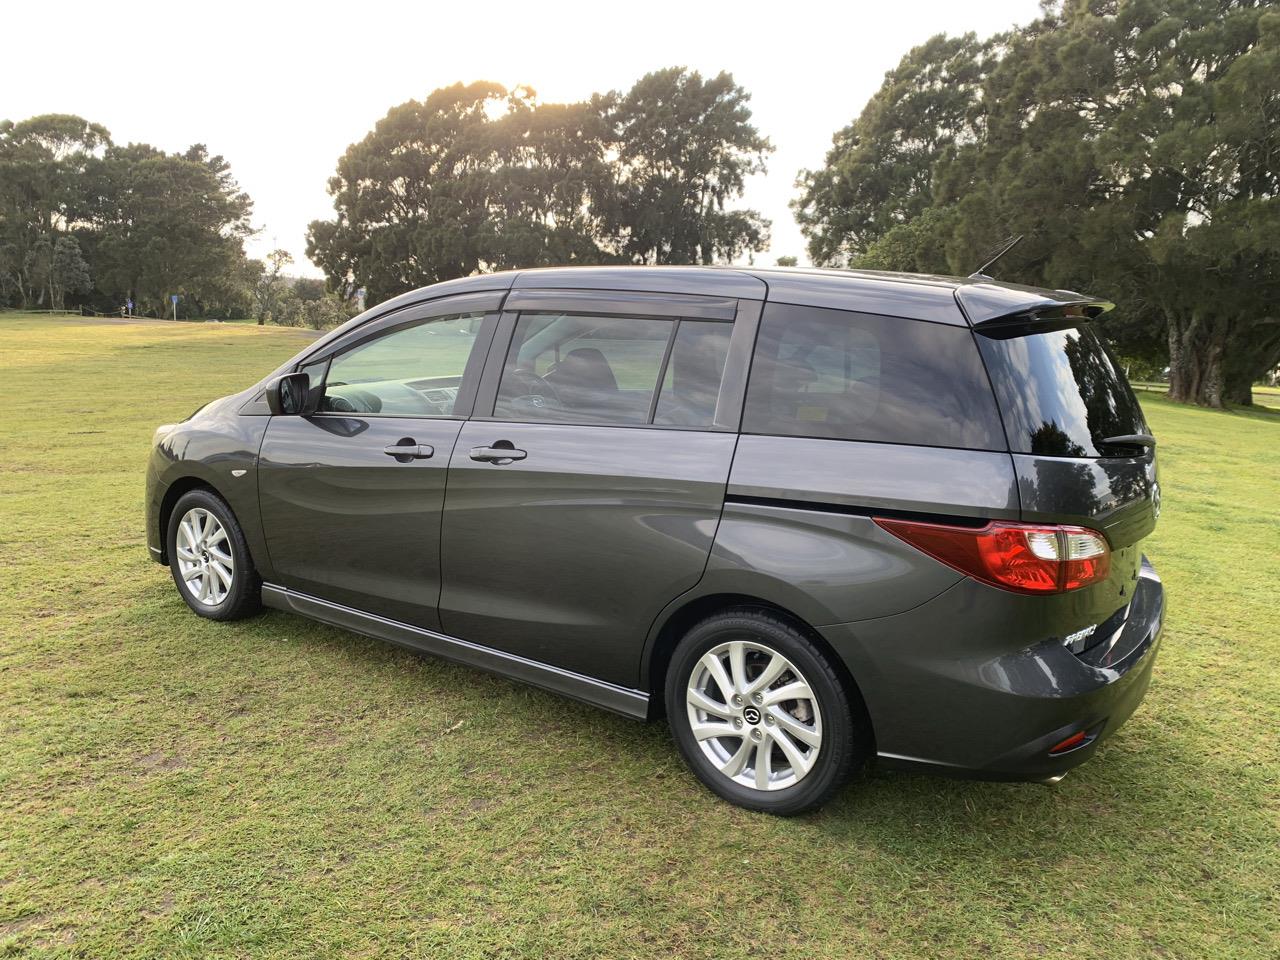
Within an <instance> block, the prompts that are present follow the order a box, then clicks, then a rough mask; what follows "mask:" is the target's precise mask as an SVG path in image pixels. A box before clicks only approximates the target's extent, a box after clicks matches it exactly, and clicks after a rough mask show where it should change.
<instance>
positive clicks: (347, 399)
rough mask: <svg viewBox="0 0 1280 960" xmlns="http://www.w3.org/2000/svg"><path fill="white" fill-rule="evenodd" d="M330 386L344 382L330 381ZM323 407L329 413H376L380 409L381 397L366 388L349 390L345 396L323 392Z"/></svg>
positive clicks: (337, 385)
mask: <svg viewBox="0 0 1280 960" xmlns="http://www.w3.org/2000/svg"><path fill="white" fill-rule="evenodd" d="M329 386H330V387H345V386H346V384H345V383H331V384H329ZM324 409H325V410H327V411H329V412H331V413H377V412H378V411H380V410H381V409H382V398H381V397H379V396H378V395H377V394H376V393H370V392H369V391H368V390H351V391H350V392H349V393H348V395H347V396H343V395H342V394H328V393H326V394H325V398H324Z"/></svg>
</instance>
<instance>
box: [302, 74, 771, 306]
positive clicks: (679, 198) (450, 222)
mask: <svg viewBox="0 0 1280 960" xmlns="http://www.w3.org/2000/svg"><path fill="white" fill-rule="evenodd" d="M747 100H748V95H747V94H746V92H745V91H744V90H743V89H742V88H741V87H739V86H738V85H737V84H735V83H734V82H733V78H732V77H731V76H729V75H728V74H725V73H722V74H719V75H718V76H716V77H713V78H710V79H704V78H703V77H702V76H701V75H700V74H698V73H697V72H696V71H689V70H686V69H683V68H672V69H668V70H661V71H658V72H656V73H652V74H649V75H647V76H645V77H644V78H642V79H641V80H640V81H638V82H637V83H636V84H635V86H634V87H633V88H632V89H631V90H630V91H628V92H627V93H625V94H623V93H618V92H611V93H607V94H601V95H596V96H594V97H592V98H591V99H590V100H588V101H584V102H582V103H575V104H546V103H540V102H538V100H537V98H536V96H535V95H534V92H533V91H532V90H530V89H529V88H527V87H518V88H516V89H514V90H506V89H504V88H503V87H501V86H499V85H497V84H494V83H487V82H479V83H473V84H468V85H463V84H455V85H453V86H450V87H444V88H442V89H439V90H436V91H434V92H433V93H431V94H430V95H429V96H428V97H427V98H426V99H425V100H422V101H417V100H411V101H409V102H407V103H404V104H401V105H399V106H397V107H394V108H392V109H391V110H390V111H389V112H388V113H387V115H386V116H385V117H383V118H382V119H381V120H379V121H378V123H377V124H376V125H375V127H374V129H373V130H372V131H371V132H370V133H369V134H368V135H367V136H366V137H365V138H364V139H363V140H361V141H360V142H359V143H356V144H353V145H352V146H351V147H350V148H349V149H348V150H347V152H346V153H345V154H344V155H343V156H342V157H341V158H340V159H339V161H338V168H337V172H336V174H335V176H334V177H333V178H332V179H331V180H330V181H329V192H330V194H331V195H332V196H333V198H334V210H335V214H336V216H335V218H334V219H332V220H317V221H314V222H313V223H312V224H311V226H310V229H309V231H308V243H307V255H308V256H309V257H310V258H311V259H312V260H313V261H314V262H315V263H316V264H318V265H319V266H320V267H321V268H322V269H323V270H324V271H325V274H326V276H327V277H328V278H329V282H330V285H331V286H332V287H333V288H334V289H337V290H340V291H343V292H350V290H352V289H354V288H359V287H363V288H366V290H367V291H368V302H370V303H376V302H378V301H380V300H383V299H386V298H387V297H390V296H392V295H394V294H396V293H399V292H402V291H404V290H408V289H412V288H413V287H416V286H421V285H423V284H427V283H434V282H437V281H440V280H447V279H451V278H453V277H460V276H466V275H467V274H470V273H475V272H477V271H482V270H500V269H507V268H513V267H535V266H545V265H552V264H574V263H613V262H621V263H711V262H715V261H717V260H727V259H731V258H733V257H736V256H738V255H740V254H741V253H743V252H747V251H754V250H759V249H762V248H763V246H764V245H765V244H766V243H767V230H768V224H767V223H766V222H764V221H763V220H762V219H761V218H760V217H759V215H758V214H756V213H755V212H754V211H750V210H734V209H731V208H729V206H728V205H729V203H731V202H732V201H733V200H734V199H736V198H738V197H740V196H741V195H742V191H743V188H744V184H745V178H746V177H747V176H748V175H750V174H751V173H754V172H756V171H758V170H761V169H763V158H764V155H765V154H766V153H767V152H768V151H769V149H770V147H769V144H768V141H767V140H765V139H764V138H762V137H761V136H760V135H759V134H758V133H757V131H756V130H755V128H754V127H752V126H751V124H750V122H749V121H750V116H751V114H750V110H749V109H748V108H747Z"/></svg>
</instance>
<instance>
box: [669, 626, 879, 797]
mask: <svg viewBox="0 0 1280 960" xmlns="http://www.w3.org/2000/svg"><path fill="white" fill-rule="evenodd" d="M857 696H858V695H857V692H856V691H854V690H850V689H848V688H847V686H846V684H845V683H844V682H843V681H842V679H841V677H840V675H839V673H838V672H837V671H836V669H835V668H834V667H833V665H832V664H831V663H830V662H829V660H828V659H827V657H826V655H825V654H824V653H823V652H822V651H821V650H819V649H818V647H817V646H815V645H814V644H813V643H812V642H811V641H810V640H809V639H808V638H807V637H806V636H805V635H804V634H803V633H801V632H800V631H799V630H797V629H795V628H794V627H793V626H791V625H790V624H789V623H787V622H786V621H784V620H782V619H779V618H778V617H775V616H773V615H771V614H768V613H765V612H764V611H759V610H733V611H727V612H725V613H721V614H717V615H716V616H713V617H711V618H709V619H707V620H704V621H702V622H701V623H699V624H698V625H697V626H695V627H694V628H693V629H692V630H690V631H689V633H688V634H686V636H685V637H684V639H683V640H681V641H680V644H679V645H678V646H677V647H676V650H675V652H674V654H673V655H672V659H671V666H670V668H669V669H668V671H667V684H666V698H667V700H666V702H667V715H668V720H669V722H670V724H671V728H672V732H673V733H674V735H675V739H676V744H677V745H678V746H679V748H680V752H681V753H682V754H683V755H684V759H685V762H686V763H688V764H689V766H690V768H692V770H693V772H694V773H695V774H697V776H698V778H699V779H700V780H701V781H702V782H703V783H705V784H706V785H707V786H708V787H710V788H711V789H712V790H713V791H715V792H716V793H718V794H719V795H720V796H722V797H724V798H725V799H726V800H729V801H731V802H732V803H736V804H738V805H739V806H742V807H746V808H748V809H751V810H761V811H764V812H767V813H775V814H780V815H791V814H797V813H803V812H804V811H806V810H812V809H813V808H815V807H818V806H821V805H822V804H823V803H824V802H826V801H827V800H828V799H829V798H830V797H831V795H832V794H833V793H834V792H835V791H836V790H837V789H838V788H839V787H840V786H841V785H842V784H843V783H845V782H846V781H847V780H848V779H849V777H850V776H851V775H852V774H853V772H854V771H855V770H856V769H857V768H858V767H860V766H861V765H862V764H863V762H865V760H866V758H867V754H868V752H869V750H868V746H867V744H868V742H869V731H868V730H866V729H865V726H864V724H863V722H862V721H861V717H863V716H865V712H864V711H862V710H860V709H857V707H856V706H855V704H856V703H858V701H857V700H856V698H857Z"/></svg>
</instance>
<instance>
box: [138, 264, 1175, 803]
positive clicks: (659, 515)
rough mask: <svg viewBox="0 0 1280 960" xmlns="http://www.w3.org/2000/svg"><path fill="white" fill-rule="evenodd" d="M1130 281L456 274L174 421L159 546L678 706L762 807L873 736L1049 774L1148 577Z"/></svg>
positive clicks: (587, 687)
mask: <svg viewBox="0 0 1280 960" xmlns="http://www.w3.org/2000/svg"><path fill="white" fill-rule="evenodd" d="M1109 306H1110V304H1107V303H1105V302H1102V301H1098V300H1095V299H1093V298H1090V297H1086V296H1081V295H1078V294H1075V293H1070V292H1067V291H1061V290H1053V291H1051V290H1041V289H1035V288H1030V287H1020V286H1014V285H1011V284H1004V283H998V282H996V281H994V280H991V279H989V278H986V277H983V276H975V277H971V278H966V279H957V278H951V277H934V276H915V275H905V274H880V273H865V272H854V271H849V272H846V271H819V270H774V269H751V268H706V267H671V268H668V267H631V268H628V267H598V268H560V269H547V270H529V271H519V272H508V273H497V274H490V275H485V276H474V277H467V278H464V279H461V280H454V281H449V282H447V283H441V284H437V285H435V286H432V287H427V288H425V289H422V290H417V291H414V292H412V293H408V294H404V295H403V296H400V297H397V298H395V299H394V300H390V301H388V302H387V303H384V304H381V305H379V306H378V307H375V308H374V309H372V310H369V311H368V312H366V313H364V314H362V315H360V316H358V317H356V318H355V319H354V320H352V321H350V322H349V323H347V324H345V325H344V326H342V327H339V328H338V329H337V330H335V331H333V332H332V333H329V334H328V335H326V336H324V337H322V338H321V339H319V340H318V341H316V342H315V343H314V344H313V345H312V346H310V347H308V348H307V349H306V350H304V351H303V352H302V353H301V354H299V355H298V356H297V357H295V358H294V359H292V360H290V361H289V362H288V363H287V364H285V365H284V366H283V367H281V368H280V369H278V370H276V371H275V372H274V373H272V374H271V375H270V376H268V377H267V378H265V379H264V380H263V381H262V382H260V383H258V384H256V385H254V386H252V387H250V388H248V389H247V390H244V391H243V392H241V393H237V394H235V395H233V396H230V397H225V398H223V399H221V400H215V401H213V402H212V403H210V404H208V405H207V406H205V407H203V408H202V409H201V410H199V411H197V412H196V413H195V414H193V415H192V416H191V417H189V418H188V419H187V420H185V421H183V422H182V423H179V424H174V425H169V426H164V427H161V428H159V430H157V432H156V437H155V449H154V452H153V455H152V457H151V462H150V467H149V470H148V473H147V510H148V515H147V539H148V545H149V548H150V551H151V555H152V556H153V557H154V558H155V559H156V560H157V561H159V562H161V563H167V564H168V565H169V567H170V568H171V570H172V572H173V578H174V581H175V583H176V584H177V587H178V591H179V593H180V594H181V595H182V597H183V599H184V600H185V601H186V602H187V604H188V605H189V606H190V607H191V609H192V610H194V611H195V612H196V613H198V614H200V615H201V616H205V617H210V618H212V619H215V620H234V619H237V618H240V617H243V616H246V615H247V614H250V613H252V612H253V611H255V610H257V609H258V608H259V606H260V605H261V604H266V605H267V606H270V607H275V608H278V609H282V610H289V611H293V612H296V613H301V614H305V615H306V616H309V617H313V618H315V619H318V620H322V621H325V622H327V623H330V624H336V625H338V626H342V627H346V628H349V629H351V630H355V631H358V632H360V633H363V634H368V635H371V636H374V637H380V638H382V639H384V640H389V641H393V642H395V643H400V644H403V645H405V646H408V647H412V648H414V649H416V650H420V651H425V652H427V653H430V654H434V655H437V656H441V657H447V658H449V659H452V660H457V661H461V662H463V663H467V664H470V665H473V666H476V667H480V668H484V669H487V670H493V671H497V672H499V673H502V674H505V675H507V676H511V677H516V678H519V679H521V680H525V681H527V682H529V683H533V684H536V685H538V686H541V687H545V688H547V689H549V690H554V691H556V692H558V693H561V694H565V695H567V696H570V697H576V698H578V699H580V700H584V701H587V702H589V703H592V704H596V705H599V706H601V707H605V708H607V709H610V710H614V711H617V712H619V713H622V714H626V715H627V716H631V717H636V718H657V717H661V716H664V715H665V717H666V718H667V720H668V722H669V723H670V726H671V729H672V731H673V733H674V736H675V741H676V744H677V745H678V748H679V750H680V751H681V753H682V754H683V756H684V758H685V760H686V761H687V762H688V764H689V766H690V767H691V768H692V769H693V771H694V773H695V774H696V775H697V776H698V777H699V778H700V779H701V780H702V781H703V782H704V783H705V784H706V785H707V786H708V787H710V788H711V789H712V790H714V791H715V792H716V793H718V794H719V795H720V796H722V797H725V798H727V799H729V800H731V801H733V802H734V803H738V804H741V805H742V806H745V807H749V808H752V809H757V810H765V811H769V812H773V813H779V814H790V813H797V812H800V811H803V810H807V809H810V808H812V807H815V806H817V805H818V804H821V803H822V802H823V801H824V800H826V799H827V798H829V797H830V796H831V795H832V793H833V791H835V790H836V789H837V788H838V787H839V786H840V785H841V784H842V783H843V782H844V781H846V780H847V779H848V778H849V777H850V776H851V775H852V774H853V773H854V772H855V771H856V770H857V769H858V768H860V767H861V766H862V765H863V764H864V763H865V762H866V761H868V760H869V759H871V758H875V759H876V760H877V762H878V763H880V764H881V765H884V766H894V767H904V768H914V769H920V770H926V771H934V772H938V773H946V774H957V775H964V776H975V777H983V778H993V779H1013V780H1033V781H1045V782H1051V781H1054V780H1057V779H1058V778H1060V777H1061V776H1062V775H1063V774H1064V773H1065V772H1066V771H1067V770H1068V769H1070V768H1072V767H1074V766H1076V765H1077V764H1079V763H1080V762H1081V761H1083V760H1085V759H1086V758H1088V757H1089V756H1090V755H1091V754H1092V753H1093V752H1094V751H1095V750H1096V749H1097V746H1098V744H1099V742H1100V741H1101V740H1102V739H1103V738H1104V737H1106V736H1107V735H1109V734H1110V733H1112V732H1113V731H1115V730H1116V729H1117V728H1118V727H1119V726H1120V725H1121V724H1122V723H1123V722H1124V721H1125V719H1126V718H1127V717H1128V716H1129V715H1130V714H1131V713H1132V712H1133V710H1134V709H1135V708H1136V706H1137V705H1138V703H1139V701H1140V700H1141V699H1142V696H1143V694H1144V692H1145V691H1146V688H1147V684H1148V682H1149V680H1150V676H1151V669H1152V664H1153V661H1154V659H1155V653H1156V648H1157V646H1158V642H1159V636H1160V626H1161V619H1162V614H1163V609H1164V594H1163V589H1162V587H1161V584H1160V580H1159V578H1158V577H1157V576H1156V573H1155V571H1154V570H1153V569H1152V567H1151V565H1150V564H1149V563H1148V562H1147V560H1146V558H1145V557H1144V556H1143V554H1142V552H1141V549H1140V544H1141V541H1142V539H1143V538H1144V537H1146V536H1147V535H1148V534H1149V533H1150V532H1151V531H1152V528H1153V527H1154V525H1155V522H1156V518H1157V517H1158V515H1159V512H1160V487H1159V484H1158V482H1157V473H1156V453H1155V440H1154V439H1153V438H1152V436H1151V434H1150V431H1149V429H1148V427H1147V425H1146V422H1145V421H1144V419H1143V416H1142V412H1141V410H1140V409H1139V406H1138V403H1137V401H1136V400H1135V398H1134V395H1133V393H1132V391H1131V390H1130V388H1129V386H1128V384H1127V383H1126V382H1125V379H1124V376H1123V374H1122V372H1121V370H1120V369H1119V368H1118V366H1117V365H1116V363H1115V361H1114V360H1113V359H1112V357H1111V356H1110V355H1109V353H1108V352H1107V350H1106V348H1105V346H1104V345H1103V343H1102V341H1101V340H1100V339H1099V337H1098V335H1097V334H1096V333H1095V332H1094V330H1093V329H1092V321H1093V319H1094V318H1095V317H1096V316H1098V315H1099V314H1100V313H1101V312H1103V311H1104V310H1106V309H1107V308H1108V307H1109Z"/></svg>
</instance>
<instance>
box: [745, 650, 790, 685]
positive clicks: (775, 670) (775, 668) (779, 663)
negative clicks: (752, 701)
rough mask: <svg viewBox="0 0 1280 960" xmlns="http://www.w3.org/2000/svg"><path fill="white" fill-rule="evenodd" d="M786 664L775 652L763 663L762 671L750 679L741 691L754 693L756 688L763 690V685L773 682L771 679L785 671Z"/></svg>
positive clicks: (773, 679)
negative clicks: (766, 662)
mask: <svg viewBox="0 0 1280 960" xmlns="http://www.w3.org/2000/svg"><path fill="white" fill-rule="evenodd" d="M787 666H788V664H787V661H786V660H785V659H783V658H782V657H780V656H778V655H777V654H776V653H775V654H774V655H773V658H772V659H771V660H770V661H769V662H768V664H766V665H765V668H764V672H763V673H761V674H760V676H758V677H756V678H755V679H754V680H752V681H751V683H750V684H748V686H747V688H746V690H745V691H743V692H744V693H746V694H747V695H750V694H753V693H755V692H756V691H757V690H763V689H764V688H765V687H767V686H769V684H771V683H773V681H775V680H777V679H778V677H780V676H782V674H783V673H784V672H785V671H786V669H787Z"/></svg>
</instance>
